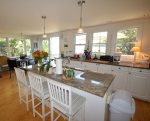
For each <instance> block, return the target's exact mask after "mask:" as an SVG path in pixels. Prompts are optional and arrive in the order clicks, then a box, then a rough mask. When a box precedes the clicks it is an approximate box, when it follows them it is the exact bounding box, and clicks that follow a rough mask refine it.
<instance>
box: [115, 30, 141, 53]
mask: <svg viewBox="0 0 150 121" xmlns="http://www.w3.org/2000/svg"><path fill="white" fill-rule="evenodd" d="M137 32H138V28H130V29H125V30H120V31H118V32H117V41H116V50H115V51H116V52H121V53H122V54H123V55H133V52H131V48H132V47H134V46H135V42H136V36H137Z"/></svg>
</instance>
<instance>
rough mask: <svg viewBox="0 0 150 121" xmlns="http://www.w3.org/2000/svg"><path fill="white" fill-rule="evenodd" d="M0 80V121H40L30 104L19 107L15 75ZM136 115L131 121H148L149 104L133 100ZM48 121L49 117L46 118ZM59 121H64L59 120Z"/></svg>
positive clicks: (6, 73)
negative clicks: (27, 108)
mask: <svg viewBox="0 0 150 121" xmlns="http://www.w3.org/2000/svg"><path fill="white" fill-rule="evenodd" d="M1 75H2V78H0V121H42V119H41V118H40V117H38V116H37V117H35V118H34V117H33V115H32V107H31V103H30V104H29V111H28V112H27V111H26V106H25V104H24V103H22V104H21V105H20V103H19V96H18V87H17V83H16V80H15V74H12V78H11V79H10V78H9V72H3V73H2V74H1ZM135 102H136V113H135V115H134V117H133V120H132V121H150V103H149V102H145V101H141V100H138V99H135ZM46 121H50V116H48V117H47V118H46ZM59 121H64V120H63V118H60V120H59Z"/></svg>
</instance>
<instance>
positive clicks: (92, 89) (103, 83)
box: [30, 68, 115, 97]
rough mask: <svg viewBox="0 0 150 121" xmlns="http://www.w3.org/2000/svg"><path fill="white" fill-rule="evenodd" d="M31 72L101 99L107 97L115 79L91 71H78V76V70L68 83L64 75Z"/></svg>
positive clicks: (111, 76) (35, 69)
mask: <svg viewBox="0 0 150 121" xmlns="http://www.w3.org/2000/svg"><path fill="white" fill-rule="evenodd" d="M30 71H32V72H34V73H36V74H39V75H41V76H44V77H47V78H50V79H53V80H55V81H58V82H60V83H64V84H66V85H69V86H72V87H74V88H77V89H80V90H83V91H85V92H88V93H91V94H94V95H96V96H99V97H103V96H104V95H105V93H106V91H107V89H108V88H109V86H110V84H111V83H112V81H113V80H114V78H115V76H114V75H112V74H101V73H95V72H90V71H78V74H76V71H77V70H75V75H76V76H75V77H74V78H73V79H72V80H70V81H66V80H63V79H62V75H56V74H48V73H45V72H39V71H38V69H37V68H32V69H31V70H30Z"/></svg>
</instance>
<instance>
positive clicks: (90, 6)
mask: <svg viewBox="0 0 150 121" xmlns="http://www.w3.org/2000/svg"><path fill="white" fill-rule="evenodd" d="M77 1H78V0H0V34H20V33H23V34H29V35H31V34H42V33H43V19H42V18H41V17H42V16H43V15H45V16H46V17H47V18H46V33H52V32H57V31H62V30H67V29H73V28H78V26H79V16H80V15H79V13H80V8H79V6H78V5H77ZM85 1H86V3H85V4H84V6H83V26H93V25H100V24H104V23H110V22H115V21H122V20H129V19H135V18H142V17H144V15H145V16H149V14H150V0H85Z"/></svg>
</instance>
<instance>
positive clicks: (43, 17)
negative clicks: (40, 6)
mask: <svg viewBox="0 0 150 121" xmlns="http://www.w3.org/2000/svg"><path fill="white" fill-rule="evenodd" d="M42 19H43V20H44V35H45V19H46V16H42Z"/></svg>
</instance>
